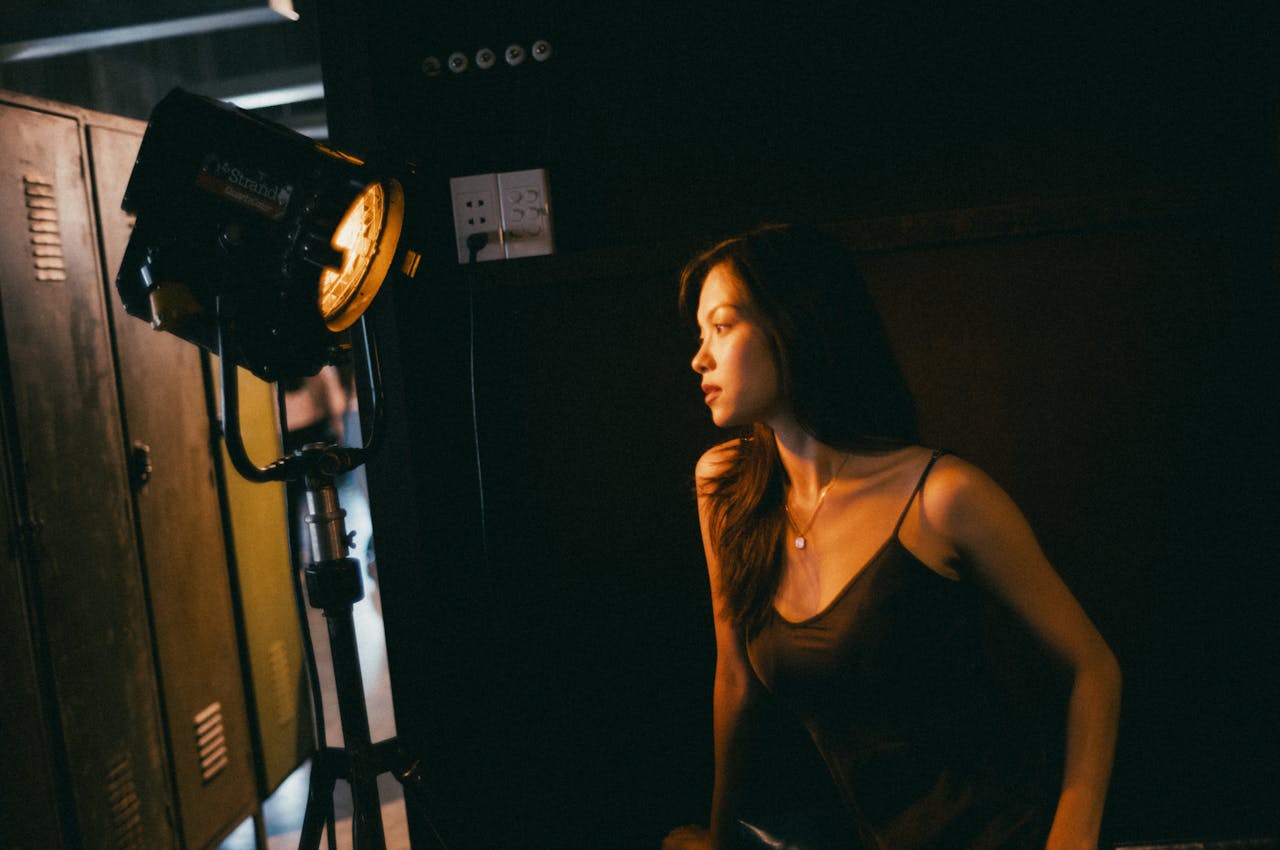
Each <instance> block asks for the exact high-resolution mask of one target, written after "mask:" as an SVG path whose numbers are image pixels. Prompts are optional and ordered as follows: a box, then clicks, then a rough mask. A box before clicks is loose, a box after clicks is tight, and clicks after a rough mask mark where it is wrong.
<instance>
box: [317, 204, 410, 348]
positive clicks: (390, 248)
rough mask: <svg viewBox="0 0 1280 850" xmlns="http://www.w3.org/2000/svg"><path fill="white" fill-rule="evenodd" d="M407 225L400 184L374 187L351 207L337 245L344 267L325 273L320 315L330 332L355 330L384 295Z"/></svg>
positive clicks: (338, 231)
mask: <svg viewBox="0 0 1280 850" xmlns="http://www.w3.org/2000/svg"><path fill="white" fill-rule="evenodd" d="M403 222H404V191H403V190H402V189H401V188H400V184H399V183H398V182H396V181H395V180H387V181H384V182H382V183H371V184H369V186H368V187H367V188H366V189H365V190H364V191H363V192H361V193H360V196H359V197H358V198H356V199H355V201H354V202H353V203H352V204H351V206H350V207H349V208H348V209H347V212H346V214H345V215H343V217H342V221H341V222H339V223H338V227H337V229H336V230H335V231H334V234H333V241H332V243H331V244H332V245H333V248H334V249H335V250H337V251H340V252H341V253H342V266H341V267H340V268H334V267H326V268H324V269H322V270H321V272H320V314H321V316H323V317H324V323H325V325H326V326H327V327H328V328H329V330H331V331H335V332H336V331H342V330H346V329H347V328H349V327H351V325H352V324H354V323H355V321H356V319H358V318H360V316H361V315H362V314H363V313H364V311H365V310H366V309H367V308H368V306H369V302H371V301H372V300H373V297H374V296H375V295H377V294H378V290H379V289H380V288H381V287H382V283H383V281H384V280H386V277H387V274H388V273H389V272H390V270H391V262H392V260H393V259H394V256H395V252H396V246H397V244H398V243H399V242H400V229H401V226H402V224H403Z"/></svg>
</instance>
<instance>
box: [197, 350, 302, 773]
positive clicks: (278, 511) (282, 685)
mask: <svg viewBox="0 0 1280 850" xmlns="http://www.w3.org/2000/svg"><path fill="white" fill-rule="evenodd" d="M206 356H208V355H206ZM209 359H210V360H212V361H213V363H212V369H211V373H212V379H213V383H214V384H215V385H216V383H217V381H218V372H219V369H218V363H217V362H216V360H215V359H214V358H212V357H210V358H209ZM236 373H237V378H238V381H239V388H240V425H241V434H242V436H243V438H244V444H245V449H246V450H247V451H248V452H249V457H250V458H252V459H253V460H254V461H256V462H257V463H258V464H259V465H262V464H266V463H269V462H271V461H273V460H275V459H276V458H278V457H279V456H280V454H281V451H282V449H281V442H280V426H279V422H278V417H277V415H276V401H275V391H274V388H273V387H272V385H270V384H267V383H264V382H263V381H261V380H259V379H258V378H256V377H255V376H253V375H251V374H250V373H248V372H246V371H245V370H244V369H237V370H236ZM219 415H220V414H219ZM220 460H221V464H222V474H223V477H224V480H225V482H226V489H227V501H228V506H229V508H230V514H231V537H232V540H233V542H234V553H235V558H234V561H235V564H236V586H237V590H238V596H239V599H240V606H241V612H242V614H243V617H244V632H245V635H244V639H245V646H246V655H247V657H248V659H249V672H250V675H251V677H252V682H253V701H254V707H255V715H256V717H257V726H256V731H257V734H258V743H259V753H258V758H259V761H258V770H259V773H258V780H259V783H260V785H261V788H262V793H263V796H266V795H268V794H270V793H271V792H272V791H274V790H275V789H276V788H277V787H278V786H279V785H280V783H281V782H283V781H284V780H285V779H286V778H288V776H289V774H290V773H292V772H293V771H294V770H295V769H296V768H297V767H298V766H299V765H300V764H302V763H303V762H304V761H305V760H306V759H307V758H309V757H310V755H311V753H312V752H313V751H314V750H315V736H314V732H313V730H312V725H311V717H312V715H311V697H310V691H309V690H308V685H307V679H306V669H305V667H304V666H303V664H304V656H303V643H302V642H303V640H304V639H305V638H304V635H303V632H302V624H301V621H300V619H299V615H298V611H297V607H296V605H295V602H294V596H293V584H292V582H293V579H292V560H291V558H290V554H289V527H288V519H287V517H288V511H287V508H286V505H285V501H286V497H285V485H284V484H283V483H282V482H278V481H272V482H267V483H262V484H254V483H251V482H249V481H246V480H244V479H243V478H241V477H240V476H239V475H238V474H237V473H236V471H235V470H234V469H233V468H232V467H231V460H230V458H228V457H227V453H226V448H225V446H224V447H223V448H222V450H221V452H220Z"/></svg>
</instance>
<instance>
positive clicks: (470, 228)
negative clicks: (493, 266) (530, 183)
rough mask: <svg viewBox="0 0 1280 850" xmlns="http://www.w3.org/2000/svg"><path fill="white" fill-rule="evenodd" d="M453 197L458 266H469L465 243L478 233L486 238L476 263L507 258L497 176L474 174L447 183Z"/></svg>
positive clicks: (467, 248)
mask: <svg viewBox="0 0 1280 850" xmlns="http://www.w3.org/2000/svg"><path fill="white" fill-rule="evenodd" d="M449 190H450V192H451V194H452V196H453V232H454V234H455V236H456V237H457V246H458V262H459V263H463V264H466V263H470V262H471V248H470V246H468V244H467V240H468V239H469V238H470V237H471V236H472V235H473V234H477V233H483V234H485V236H486V237H487V239H486V241H485V244H484V246H483V247H481V248H480V249H479V250H478V251H477V252H476V256H475V259H476V262H484V261H486V260H501V259H502V258H503V257H504V256H506V253H505V251H504V250H503V245H502V229H503V228H502V210H501V208H500V207H499V206H498V175H496V174H473V175H471V176H469V177H453V178H450V180H449Z"/></svg>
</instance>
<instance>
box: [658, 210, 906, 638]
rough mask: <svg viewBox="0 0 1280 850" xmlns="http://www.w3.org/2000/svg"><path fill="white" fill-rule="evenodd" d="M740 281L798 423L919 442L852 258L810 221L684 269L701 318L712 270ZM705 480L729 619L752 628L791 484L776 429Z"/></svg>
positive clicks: (826, 431) (743, 443)
mask: <svg viewBox="0 0 1280 850" xmlns="http://www.w3.org/2000/svg"><path fill="white" fill-rule="evenodd" d="M722 263H726V264H728V265H729V267H730V268H731V269H732V270H733V272H734V275H735V277H737V279H738V280H739V281H740V282H741V284H742V286H743V288H744V289H745V290H746V292H747V295H748V296H749V297H750V299H751V302H752V304H753V305H754V307H755V309H756V313H757V315H758V316H759V317H760V321H761V323H762V326H763V328H764V330H765V333H766V335H767V337H768V339H769V342H770V345H771V347H772V351H773V356H774V361H775V365H776V366H777V369H778V374H779V378H780V382H781V391H782V393H783V394H784V397H785V399H786V400H787V402H788V403H789V404H790V406H791V409H792V412H793V413H794V415H795V417H796V420H797V421H798V422H799V423H800V425H801V427H803V428H804V429H805V430H806V431H807V432H809V433H810V434H812V435H813V436H814V437H815V438H817V439H818V440H820V441H821V442H823V443H826V444H827V445H829V446H832V447H834V448H838V449H842V450H845V451H884V450H889V449H893V448H898V447H901V446H903V445H909V444H912V443H914V442H916V441H917V430H916V415H915V405H914V404H913V402H912V399H911V393H910V392H909V391H908V389H907V385H906V382H905V381H904V380H903V378H902V373H901V371H900V370H899V369H898V364H897V360H896V359H895V358H894V356H893V351H892V349H891V348H890V346H889V340H888V337H887V336H886V335H885V332H884V326H883V325H882V323H881V321H880V315H879V313H877V312H876V308H875V304H874V302H873V301H872V299H871V296H870V294H869V293H868V292H867V288H866V285H865V283H864V282H863V279H862V274H861V272H860V271H859V270H858V266H857V263H856V261H855V260H854V258H853V255H852V254H851V253H850V252H849V251H848V250H847V249H845V248H844V246H842V245H841V244H840V243H839V242H838V241H836V240H835V239H833V238H832V237H831V236H829V235H828V234H826V233H824V232H822V231H820V230H817V229H815V228H810V227H804V226H799V225H766V226H763V227H759V228H756V229H755V230H752V231H750V232H748V233H745V234H742V235H740V236H735V237H733V238H732V239H728V240H726V241H724V242H721V243H719V244H718V245H715V246H714V247H712V248H710V249H708V250H706V251H704V252H703V253H701V254H699V255H698V256H697V257H695V258H694V259H693V260H691V261H690V262H689V263H688V265H686V266H685V268H684V271H683V273H682V274H681V276H680V305H681V309H682V311H683V312H684V314H685V315H686V316H687V317H689V318H691V319H693V318H694V317H696V315H697V308H698V297H699V295H700V294H701V291H702V284H703V281H704V280H705V279H706V276H707V274H708V273H709V272H710V271H711V269H713V268H715V267H716V266H719V265H720V264H722ZM725 460H726V462H725V463H722V464H720V465H719V472H718V473H717V474H716V475H714V476H713V477H711V478H710V479H709V480H706V481H703V482H702V484H701V486H702V488H703V489H702V493H701V494H700V495H703V496H706V497H707V498H708V499H709V502H710V506H711V533H712V545H713V547H714V549H715V552H716V555H717V557H718V558H719V561H720V569H721V586H722V588H723V592H724V596H725V604H726V606H727V608H728V613H729V615H730V616H731V618H732V619H733V620H734V621H735V622H736V623H737V624H738V625H739V626H740V627H743V628H745V629H746V630H747V631H748V633H751V632H753V631H754V630H755V629H757V628H758V627H759V626H760V625H761V624H762V623H763V621H764V618H765V615H767V613H768V612H769V610H770V609H771V607H772V603H773V597H774V596H775V594H776V593H777V589H778V582H779V580H780V578H781V573H782V564H783V557H782V553H783V549H782V541H783V538H784V536H785V534H784V532H785V528H786V513H785V510H784V508H783V504H784V499H785V493H786V490H785V488H786V481H785V473H784V471H783V469H782V463H781V461H780V459H779V457H778V449H777V443H776V442H775V440H774V438H773V432H772V431H771V430H770V429H769V428H768V427H767V426H766V425H763V424H761V423H756V424H755V425H754V426H753V427H752V429H751V433H750V434H747V435H743V437H742V439H740V440H738V442H737V443H736V448H734V449H733V450H732V454H731V455H730V456H729V457H726V458H725Z"/></svg>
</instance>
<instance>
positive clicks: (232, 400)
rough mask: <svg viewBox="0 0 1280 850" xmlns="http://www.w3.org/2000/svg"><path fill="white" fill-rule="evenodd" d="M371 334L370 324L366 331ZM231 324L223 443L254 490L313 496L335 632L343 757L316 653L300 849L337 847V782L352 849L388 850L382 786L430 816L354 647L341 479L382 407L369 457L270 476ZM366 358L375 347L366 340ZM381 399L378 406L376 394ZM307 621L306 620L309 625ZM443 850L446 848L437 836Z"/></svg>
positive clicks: (321, 573)
mask: <svg viewBox="0 0 1280 850" xmlns="http://www.w3.org/2000/svg"><path fill="white" fill-rule="evenodd" d="M361 324H362V325H363V323H361ZM223 332H224V325H223V324H222V323H220V324H219V333H218V342H219V345H218V348H219V352H218V354H219V360H220V369H219V373H220V382H221V396H222V417H223V427H222V431H223V439H224V440H225V442H226V446H227V454H228V456H229V457H230V459H231V463H232V466H234V467H235V469H236V471H237V472H239V473H240V475H242V476H244V477H245V478H246V479H248V480H250V481H255V482H266V481H301V482H302V483H303V484H304V485H305V488H306V500H307V518H306V522H307V525H308V529H309V537H310V542H311V554H312V559H313V560H312V561H311V563H309V564H308V565H307V566H306V567H305V568H304V569H303V570H302V575H303V578H304V584H305V587H306V594H307V599H308V601H309V602H310V605H311V607H312V608H316V609H318V610H321V611H323V612H324V617H325V622H326V624H327V626H328V636H329V652H330V656H331V657H332V659H333V678H334V687H335V689H336V692H337V700H338V714H339V718H340V719H341V721H342V741H343V746H342V747H341V748H337V747H331V746H326V745H325V742H324V716H323V708H322V700H321V693H320V687H319V676H318V674H317V672H316V669H315V660H314V655H313V654H312V653H310V652H309V653H308V664H309V667H310V671H309V672H310V674H311V675H310V676H309V679H310V681H311V690H312V700H313V702H314V705H315V707H316V710H315V716H316V753H315V757H314V758H313V760H312V766H311V777H310V786H309V788H308V792H307V807H306V811H305V813H304V815H303V821H302V835H301V838H300V841H299V847H300V848H301V850H317V848H319V846H320V836H321V834H322V831H323V828H324V826H325V825H326V824H328V826H329V843H330V847H333V846H334V805H333V792H334V788H335V783H336V781H337V780H338V779H344V780H346V781H347V782H348V783H349V784H350V786H351V799H352V807H353V814H352V821H351V830H352V843H353V845H354V848H355V850H385V847H386V838H385V835H384V832H383V824H382V809H381V802H380V800H379V796H378V785H377V779H378V777H379V776H380V775H382V774H383V773H390V774H392V775H393V776H394V777H395V778H396V779H397V780H398V781H399V782H400V784H401V786H402V787H403V788H404V790H405V792H406V795H412V796H413V797H414V801H415V802H416V803H417V804H419V805H420V806H422V811H426V807H425V803H426V800H425V796H426V794H425V786H424V782H423V777H422V773H421V770H420V766H419V763H418V762H417V761H416V760H414V759H413V758H411V757H410V756H409V755H408V754H407V753H406V752H405V751H404V749H403V748H402V747H401V746H400V744H399V742H398V741H397V740H396V739H395V738H389V739H387V740H385V741H380V742H378V743H374V742H373V741H372V739H371V735H370V731H369V714H368V708H367V706H366V704H365V698H364V682H363V680H362V677H361V674H360V655H359V648H358V645H357V641H356V631H355V621H354V618H353V616H352V607H353V606H354V604H355V603H356V602H359V601H360V599H362V598H363V596H364V588H363V581H362V578H361V574H360V563H359V561H357V560H356V559H355V558H351V557H348V556H347V552H348V550H349V549H350V547H351V537H350V535H348V534H347V531H346V525H345V522H344V518H345V517H346V511H345V510H343V509H342V506H341V504H340V502H339V499H338V488H337V486H336V484H335V478H336V477H337V476H338V475H341V474H343V473H346V472H350V471H351V470H353V469H355V468H356V467H358V466H360V465H361V464H362V463H364V459H365V455H366V453H367V452H368V450H369V446H370V445H371V444H372V442H371V441H372V435H376V432H377V417H378V412H379V410H380V407H375V412H374V417H373V420H374V426H373V428H372V429H371V441H370V442H369V443H367V444H366V446H365V447H363V448H351V447H347V446H337V445H329V444H325V443H311V444H309V445H306V446H303V447H302V448H301V449H299V450H297V451H296V452H294V453H293V454H292V455H289V456H287V457H283V458H280V459H279V460H277V461H275V462H274V463H271V464H269V465H267V466H265V467H259V466H257V465H256V464H255V463H254V462H253V461H252V460H251V459H250V458H249V456H248V453H247V451H246V450H245V447H244V441H243V439H242V436H241V434H240V413H239V411H240V402H239V387H238V384H237V378H236V366H235V364H234V363H232V362H230V361H229V359H228V358H227V357H226V356H224V353H223V351H222V342H223ZM365 348H366V352H368V351H369V345H368V342H367V341H366V346H365ZM369 360H370V374H371V376H372V377H373V378H374V381H375V386H376V381H377V378H376V375H377V370H376V367H374V366H373V363H374V362H376V359H375V356H374V355H373V354H372V353H369ZM372 395H373V398H375V399H376V398H377V397H378V392H377V391H376V389H375V391H374V393H373V394H372ZM304 622H305V620H304ZM434 837H435V843H436V846H437V847H439V848H444V846H445V845H444V842H443V840H442V839H441V838H440V836H439V835H438V834H434Z"/></svg>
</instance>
